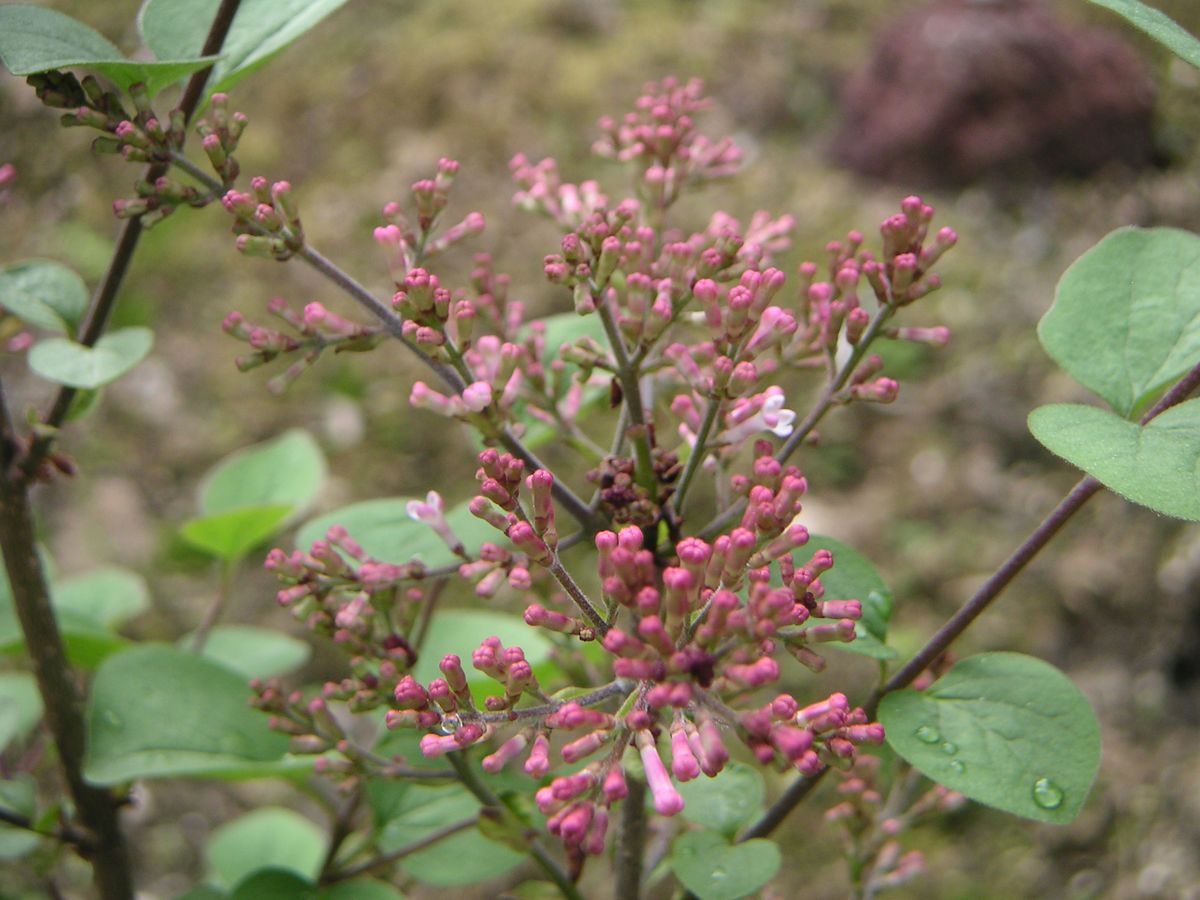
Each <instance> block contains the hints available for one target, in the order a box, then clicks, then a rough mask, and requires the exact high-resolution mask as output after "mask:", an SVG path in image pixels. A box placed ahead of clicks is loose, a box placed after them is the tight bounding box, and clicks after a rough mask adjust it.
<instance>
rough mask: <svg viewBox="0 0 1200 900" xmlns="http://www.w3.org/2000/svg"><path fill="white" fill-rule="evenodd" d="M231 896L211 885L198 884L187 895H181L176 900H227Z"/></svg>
mask: <svg viewBox="0 0 1200 900" xmlns="http://www.w3.org/2000/svg"><path fill="white" fill-rule="evenodd" d="M228 897H229V895H228V894H227V893H225V892H224V891H222V890H219V889H218V888H215V887H213V886H212V885H211V884H198V885H196V886H195V887H194V888H192V889H191V890H189V891H188V892H187V893H186V894H180V895H179V896H178V897H176V898H175V900H226V898H228Z"/></svg>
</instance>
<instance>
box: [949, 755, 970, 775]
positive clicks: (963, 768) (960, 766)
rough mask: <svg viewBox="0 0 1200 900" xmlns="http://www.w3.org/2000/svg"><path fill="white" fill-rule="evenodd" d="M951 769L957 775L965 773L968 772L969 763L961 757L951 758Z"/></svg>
mask: <svg viewBox="0 0 1200 900" xmlns="http://www.w3.org/2000/svg"><path fill="white" fill-rule="evenodd" d="M950 771H952V772H954V773H955V774H956V775H965V774H966V773H967V764H966V763H965V762H963V761H962V760H961V759H952V760H950Z"/></svg>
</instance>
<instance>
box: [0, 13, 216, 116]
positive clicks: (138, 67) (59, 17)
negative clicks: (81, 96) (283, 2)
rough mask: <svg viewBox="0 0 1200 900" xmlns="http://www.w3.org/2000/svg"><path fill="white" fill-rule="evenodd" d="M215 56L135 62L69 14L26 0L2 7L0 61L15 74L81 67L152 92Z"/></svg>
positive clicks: (122, 84) (125, 87)
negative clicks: (26, 2)
mask: <svg viewBox="0 0 1200 900" xmlns="http://www.w3.org/2000/svg"><path fill="white" fill-rule="evenodd" d="M187 56H189V57H190V56H191V54H187ZM213 59H215V57H195V58H185V59H162V58H161V57H160V60H159V61H154V62H140V61H134V60H130V59H126V58H125V56H124V55H123V54H122V53H121V51H120V50H118V49H117V47H116V46H115V45H114V44H113V43H112V42H111V41H109V40H108V39H107V38H106V37H104V35H102V34H100V32H98V31H96V30H95V29H93V28H91V27H89V26H87V25H85V24H83V23H82V22H79V21H76V20H75V19H72V18H71V17H70V16H66V15H63V14H62V13H59V12H55V11H53V10H50V9H43V8H42V7H39V6H27V5H25V4H21V3H15V4H11V5H8V6H0V60H2V61H3V62H4V65H5V66H7V67H8V70H9V71H10V72H12V74H14V75H32V74H34V73H35V72H48V71H50V70H51V69H66V68H72V67H76V66H77V67H80V68H84V69H89V70H91V71H93V72H97V73H99V74H101V75H103V76H105V77H106V78H108V79H109V80H111V81H112V82H113V83H114V84H116V85H117V87H119V88H121V89H122V90H126V91H127V90H128V89H129V86H130V85H133V84H137V83H138V82H142V83H143V84H145V85H146V89H147V90H148V91H149V92H150V94H151V95H152V96H153V95H154V94H155V93H157V92H158V91H159V90H161V89H162V88H164V87H166V86H167V85H169V84H172V83H174V82H176V81H178V80H179V79H181V78H183V77H184V76H186V75H188V74H190V73H192V72H194V71H196V70H197V69H202V68H204V66H206V65H207V64H208V63H209V62H211V61H212V60H213Z"/></svg>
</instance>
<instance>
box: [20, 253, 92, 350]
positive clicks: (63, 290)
mask: <svg viewBox="0 0 1200 900" xmlns="http://www.w3.org/2000/svg"><path fill="white" fill-rule="evenodd" d="M87 304H88V292H87V285H85V284H84V283H83V279H82V278H80V277H79V275H78V274H77V273H76V272H75V271H74V270H73V269H70V268H68V267H66V266H64V265H63V264H62V263H57V262H53V261H51V260H48V259H31V260H25V261H23V262H19V263H12V264H11V265H7V266H3V267H0V306H3V307H5V308H6V309H7V310H8V311H9V312H11V313H12V314H13V315H14V316H16V317H17V318H18V319H20V320H22V321H23V322H25V323H26V324H27V325H34V326H36V327H38V328H44V329H46V330H47V331H56V332H59V333H62V334H67V335H74V334H75V332H76V330H77V329H78V328H79V322H80V320H81V319H82V318H83V313H84V310H85V309H87Z"/></svg>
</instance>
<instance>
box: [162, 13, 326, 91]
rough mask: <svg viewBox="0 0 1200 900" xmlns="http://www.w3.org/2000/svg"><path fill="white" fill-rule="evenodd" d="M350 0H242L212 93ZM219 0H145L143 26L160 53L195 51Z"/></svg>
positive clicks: (211, 83) (215, 72) (166, 55)
mask: <svg viewBox="0 0 1200 900" xmlns="http://www.w3.org/2000/svg"><path fill="white" fill-rule="evenodd" d="M345 3H346V0H243V2H242V4H241V6H240V7H239V8H238V12H237V16H236V17H235V18H234V20H233V25H232V27H231V28H230V30H229V34H228V36H227V37H226V38H225V43H224V45H223V46H222V58H221V61H220V62H218V63H217V64H216V66H214V67H213V72H212V75H211V78H210V81H209V86H208V88H207V93H208V94H209V95H210V96H211V95H212V94H213V93H214V92H216V91H227V90H228V89H229V88H230V87H231V86H232V85H233V84H234V83H235V82H237V81H239V80H241V79H242V78H244V77H245V76H246V75H249V74H250V73H251V72H253V71H254V70H255V69H258V68H260V67H261V66H263V65H264V64H265V63H266V62H267V61H268V60H269V59H270V58H271V57H272V56H274V55H275V54H276V53H278V52H279V51H281V50H282V49H283V48H284V47H286V46H287V45H288V44H290V43H292V42H293V41H295V40H296V39H297V38H299V37H300V36H301V35H303V34H304V33H305V32H306V31H308V30H309V29H311V28H313V27H314V26H316V25H317V24H318V23H319V22H321V20H323V19H325V18H326V17H327V16H329V15H330V14H331V13H333V12H335V11H336V10H338V9H339V8H340V7H341V6H343V5H344V4H345ZM218 5H219V0H146V3H145V4H144V5H143V6H142V10H141V13H140V14H139V15H138V27H139V29H140V30H141V33H142V39H143V40H144V41H145V42H146V45H147V46H148V47H150V49H151V50H153V51H154V54H155V56H158V57H159V58H160V59H161V58H170V57H178V56H184V57H186V56H193V55H195V54H198V53H199V52H200V50H201V49H202V48H203V46H204V37H205V35H206V34H207V33H208V29H209V24H210V23H211V22H212V20H213V16H214V15H216V12H217V6H218Z"/></svg>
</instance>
